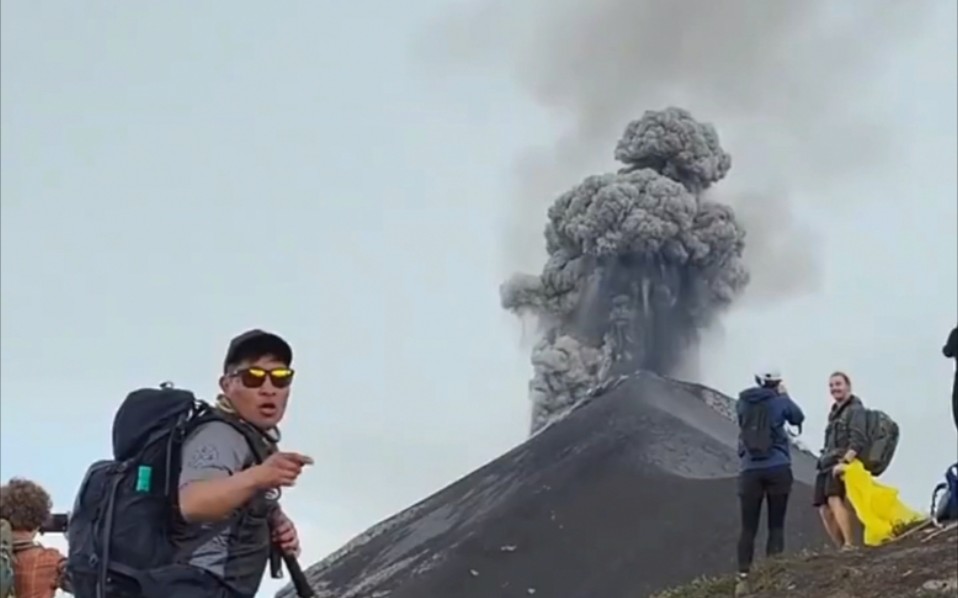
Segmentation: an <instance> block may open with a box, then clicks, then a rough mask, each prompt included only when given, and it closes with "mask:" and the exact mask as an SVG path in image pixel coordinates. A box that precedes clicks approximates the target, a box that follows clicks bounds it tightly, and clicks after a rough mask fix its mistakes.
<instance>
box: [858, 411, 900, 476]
mask: <svg viewBox="0 0 958 598" xmlns="http://www.w3.org/2000/svg"><path fill="white" fill-rule="evenodd" d="M865 435H866V446H865V449H864V450H863V451H862V454H861V455H859V459H860V460H861V462H862V465H864V466H865V469H866V470H867V471H868V472H869V473H871V474H872V475H873V476H880V475H881V474H882V473H884V472H885V470H886V469H888V466H889V465H891V461H892V459H893V458H894V457H895V449H897V448H898V437H899V429H898V424H897V423H895V420H893V419H892V418H891V416H889V415H888V414H887V413H885V412H884V411H880V410H878V409H865Z"/></svg>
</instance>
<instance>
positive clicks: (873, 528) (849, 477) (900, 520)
mask: <svg viewBox="0 0 958 598" xmlns="http://www.w3.org/2000/svg"><path fill="white" fill-rule="evenodd" d="M844 479H845V491H846V494H847V496H848V501H849V502H850V503H851V504H852V507H853V508H854V509H855V513H856V514H857V515H858V520H859V521H861V522H862V526H864V528H865V530H864V531H865V544H866V545H867V546H878V545H879V544H882V543H884V542H887V541H888V540H890V539H891V538H892V532H893V530H894V529H895V527H896V526H901V525H907V524H910V523H914V522H917V521H921V520H923V519H925V517H924V516H923V515H921V514H920V513H917V512H915V511H913V510H911V509H910V508H909V507H908V505H906V504H905V503H903V502H902V501H901V500H899V498H898V490H897V489H895V488H892V487H891V486H885V485H884V484H880V483H878V482H877V481H876V480H875V478H873V477H872V475H871V474H870V473H868V471H866V470H865V466H864V465H862V462H861V461H858V460H855V461H853V462H852V463H851V465H849V466H848V467H847V468H846V469H845V475H844Z"/></svg>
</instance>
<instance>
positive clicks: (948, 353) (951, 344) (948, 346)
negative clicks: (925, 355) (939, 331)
mask: <svg viewBox="0 0 958 598" xmlns="http://www.w3.org/2000/svg"><path fill="white" fill-rule="evenodd" d="M941 352H942V353H943V354H944V356H945V357H948V358H951V357H955V356H958V327H956V328H955V329H954V330H952V331H951V334H949V335H948V341H947V342H946V343H945V346H944V347H942V348H941Z"/></svg>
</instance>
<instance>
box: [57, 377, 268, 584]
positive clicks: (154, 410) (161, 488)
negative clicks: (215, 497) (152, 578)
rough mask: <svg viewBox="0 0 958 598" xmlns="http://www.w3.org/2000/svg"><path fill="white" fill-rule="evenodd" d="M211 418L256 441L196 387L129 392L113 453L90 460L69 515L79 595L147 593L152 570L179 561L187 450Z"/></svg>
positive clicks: (70, 560)
mask: <svg viewBox="0 0 958 598" xmlns="http://www.w3.org/2000/svg"><path fill="white" fill-rule="evenodd" d="M212 420H220V421H225V422H227V423H230V424H231V425H234V427H236V428H237V430H239V431H240V432H241V433H243V434H244V436H245V437H246V438H247V440H248V441H250V442H251V447H253V439H251V437H250V435H249V433H248V431H247V430H244V429H243V427H242V426H241V424H239V423H238V422H236V421H234V420H232V419H231V418H229V417H225V416H224V415H223V414H221V413H220V412H219V411H218V410H216V409H213V408H212V407H210V406H209V405H208V404H206V403H204V402H201V401H199V400H197V399H196V397H195V396H194V395H193V393H191V392H189V391H186V390H180V389H174V388H172V387H168V386H164V387H161V388H158V389H157V388H145V389H141V390H137V391H134V392H132V393H130V394H129V395H128V396H127V397H126V399H125V400H124V401H123V403H122V404H121V405H120V408H119V409H118V410H117V413H116V416H115V418H114V420H113V459H108V460H103V461H97V462H96V463H94V464H93V465H91V466H90V468H89V469H88V470H87V472H86V475H85V476H84V478H83V481H82V482H81V484H80V488H79V491H78V492H77V496H76V500H75V502H74V505H73V511H72V513H71V515H70V522H69V526H68V529H67V539H68V541H69V552H68V557H67V572H68V575H69V576H70V580H71V582H72V585H73V594H74V595H75V596H76V597H77V598H107V597H110V598H112V597H113V596H137V595H140V593H141V588H140V585H141V584H140V580H141V579H142V578H143V574H144V573H145V572H147V571H150V570H152V569H157V568H159V567H163V566H167V565H170V564H172V563H173V559H174V546H173V543H172V540H171V536H172V532H173V529H174V526H176V525H177V524H178V523H179V522H181V521H182V520H181V519H180V514H179V506H178V504H177V496H178V488H177V485H178V479H179V473H180V449H181V447H182V444H183V441H184V440H185V439H186V437H187V436H188V435H189V434H190V432H192V431H193V430H195V429H196V427H197V426H199V425H200V424H203V423H206V422H209V421H212ZM253 448H254V454H257V449H256V447H253Z"/></svg>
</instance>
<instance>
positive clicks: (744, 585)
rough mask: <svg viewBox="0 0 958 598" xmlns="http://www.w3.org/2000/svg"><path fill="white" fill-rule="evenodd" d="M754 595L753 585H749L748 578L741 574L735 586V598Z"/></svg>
mask: <svg viewBox="0 0 958 598" xmlns="http://www.w3.org/2000/svg"><path fill="white" fill-rule="evenodd" d="M751 593H752V584H750V583H748V576H746V575H742V574H741V573H740V574H739V576H738V582H737V583H736V584H735V598H741V596H748V595H749V594H751Z"/></svg>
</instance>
